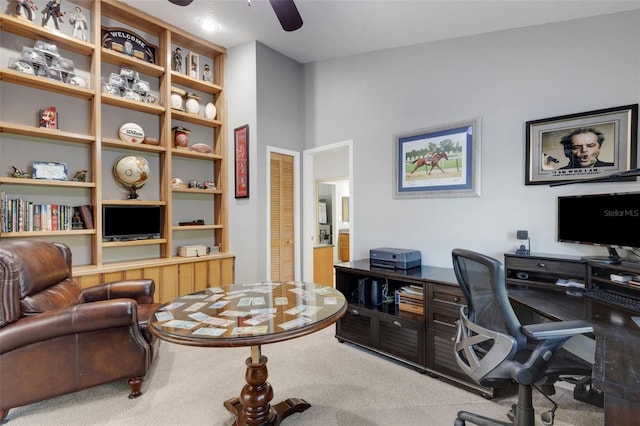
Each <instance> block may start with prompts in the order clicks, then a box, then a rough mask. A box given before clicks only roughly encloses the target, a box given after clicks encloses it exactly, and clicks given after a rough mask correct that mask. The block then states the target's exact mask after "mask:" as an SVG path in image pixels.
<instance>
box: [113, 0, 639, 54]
mask: <svg viewBox="0 0 640 426" xmlns="http://www.w3.org/2000/svg"><path fill="white" fill-rule="evenodd" d="M123 2H124V3H127V4H129V5H131V6H133V7H135V8H137V9H139V10H142V11H144V12H147V13H149V14H151V15H153V16H155V17H157V18H160V19H161V20H163V21H166V22H169V23H172V24H173V25H175V26H177V27H180V28H182V29H184V30H186V31H188V32H190V33H192V34H195V35H198V36H200V37H202V38H205V39H207V40H210V41H211V42H213V43H216V44H218V45H220V46H223V47H226V48H230V47H233V46H237V45H240V44H244V43H247V42H250V41H253V40H257V41H259V42H261V43H263V44H265V45H267V46H269V47H271V48H272V49H274V50H276V51H278V52H280V53H282V54H284V55H286V56H288V57H290V58H292V59H294V60H296V61H298V62H300V63H307V62H314V61H319V60H323V59H328V58H335V57H342V56H349V55H355V54H359V53H366V52H371V51H375V50H382V49H389V48H394V47H400V46H409V45H413V44H419V43H426V42H431V41H436V40H443V39H448V38H455V37H462V36H469V35H474V34H481V33H487V32H493V31H500V30H505V29H509V28H517V27H525V26H530V25H539V24H545V23H550V22H559V21H566V20H570V19H576V18H583V17H588V16H595V15H603V14H609V13H616V12H621V11H629V10H633V9H640V0H629V1H615V0H499V1H487V0H439V1H438V0H295V2H296V5H297V6H298V10H299V12H300V15H301V16H302V19H303V21H304V25H303V26H302V28H301V29H299V30H297V31H293V32H285V31H284V30H283V29H282V27H281V26H280V23H279V22H278V19H277V18H276V16H275V14H274V12H273V9H272V8H271V5H270V4H269V2H268V0H251V6H249V5H248V1H247V0H218V1H212V0H194V1H193V3H191V5H190V6H187V7H181V6H176V5H174V4H171V3H169V1H168V0H123ZM202 18H210V19H212V20H214V21H215V22H216V23H217V24H218V25H219V29H218V31H216V32H213V33H208V32H205V31H204V30H202V29H200V27H199V24H198V20H199V19H202ZM594 31H597V28H594Z"/></svg>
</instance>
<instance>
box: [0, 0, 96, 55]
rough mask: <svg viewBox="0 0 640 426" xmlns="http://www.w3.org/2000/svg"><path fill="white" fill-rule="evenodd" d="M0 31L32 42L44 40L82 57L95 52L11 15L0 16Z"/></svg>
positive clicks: (74, 41) (47, 29) (58, 33)
mask: <svg viewBox="0 0 640 426" xmlns="http://www.w3.org/2000/svg"><path fill="white" fill-rule="evenodd" d="M11 6H13V5H11ZM0 29H2V30H4V31H9V32H11V33H13V34H16V35H19V36H22V37H26V38H30V39H32V40H37V39H45V40H48V41H51V42H54V43H55V44H56V46H58V47H59V48H64V49H67V50H73V51H74V52H78V53H80V54H82V55H91V54H93V52H94V50H95V46H94V45H93V44H91V43H87V42H86V41H83V40H80V39H78V38H75V37H71V36H68V35H66V34H63V33H61V32H60V31H54V30H51V29H49V28H45V27H42V26H40V25H37V24H35V23H33V22H29V21H27V20H26V19H21V18H18V17H15V16H11V15H5V14H0Z"/></svg>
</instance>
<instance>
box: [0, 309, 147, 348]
mask: <svg viewBox="0 0 640 426" xmlns="http://www.w3.org/2000/svg"><path fill="white" fill-rule="evenodd" d="M118 327H130V328H131V329H132V330H133V333H140V330H139V328H138V314H137V303H136V302H135V301H133V300H131V299H117V300H107V301H101V302H95V303H85V304H79V305H75V306H71V307H68V308H62V309H56V310H53V311H49V312H45V313H43V314H40V315H36V316H32V317H25V318H22V319H20V320H18V321H16V322H14V323H11V324H9V325H7V326H5V327H3V328H1V329H0V354H3V353H5V352H9V351H12V350H14V349H16V348H19V347H23V346H26V345H29V344H32V343H36V342H40V341H44V340H48V339H54V338H56V337H60V336H65V335H69V334H77V333H85V332H91V331H97V330H106V329H110V328H118ZM139 340H142V337H141V336H140V339H139Z"/></svg>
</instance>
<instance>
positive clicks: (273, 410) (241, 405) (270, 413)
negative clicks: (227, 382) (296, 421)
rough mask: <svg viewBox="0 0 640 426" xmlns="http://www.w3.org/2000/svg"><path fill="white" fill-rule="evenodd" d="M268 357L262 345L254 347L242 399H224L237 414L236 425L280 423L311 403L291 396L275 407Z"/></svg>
mask: <svg viewBox="0 0 640 426" xmlns="http://www.w3.org/2000/svg"><path fill="white" fill-rule="evenodd" d="M267 360H268V359H267V357H266V356H262V355H261V354H260V346H252V347H251V358H247V360H246V362H245V363H246V365H247V370H246V373H245V379H246V381H247V384H246V385H244V387H243V388H242V391H241V392H240V397H239V398H231V399H229V400H227V401H225V402H224V406H225V408H226V409H227V410H228V411H229V412H231V413H233V415H235V416H236V421H235V425H236V426H257V425H259V426H277V425H279V424H280V422H281V421H282V420H284V419H285V418H286V417H288V416H290V415H291V414H294V413H300V412H302V411H304V410H306V409H307V408H309V407H311V404H309V403H308V402H306V401H305V400H303V399H299V398H289V399H286V400H284V401H282V402H279V403H278V404H276V405H275V406H273V407H271V405H270V404H269V403H270V402H271V400H272V399H273V389H272V388H271V385H270V384H269V382H267V377H268V373H267Z"/></svg>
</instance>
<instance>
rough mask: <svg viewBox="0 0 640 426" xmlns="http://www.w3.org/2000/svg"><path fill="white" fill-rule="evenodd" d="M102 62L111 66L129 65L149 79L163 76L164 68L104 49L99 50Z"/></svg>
mask: <svg viewBox="0 0 640 426" xmlns="http://www.w3.org/2000/svg"><path fill="white" fill-rule="evenodd" d="M101 55H102V60H103V61H104V62H108V63H110V64H113V65H118V66H120V65H129V66H130V67H131V68H133V69H134V70H136V71H138V72H139V73H140V74H147V75H150V76H151V77H162V75H163V74H164V68H162V67H161V66H158V65H156V64H152V63H150V62H145V61H141V60H140V59H137V58H134V57H131V56H129V55H125V54H123V53H120V52H115V51H113V50H109V49H106V48H104V47H103V48H102V50H101Z"/></svg>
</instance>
